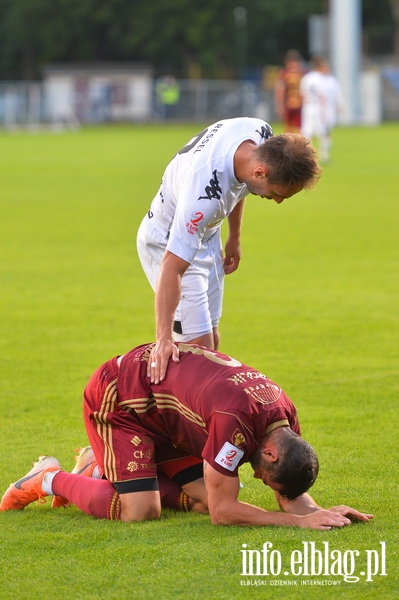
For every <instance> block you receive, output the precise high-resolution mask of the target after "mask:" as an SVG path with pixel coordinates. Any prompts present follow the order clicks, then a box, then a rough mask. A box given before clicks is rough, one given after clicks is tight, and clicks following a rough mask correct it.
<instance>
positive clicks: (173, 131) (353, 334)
mask: <svg viewBox="0 0 399 600" xmlns="http://www.w3.org/2000/svg"><path fill="white" fill-rule="evenodd" d="M199 129H200V127H198V125H191V126H188V125H186V126H173V127H170V126H169V127H166V126H165V127H160V126H146V127H145V126H132V127H109V128H104V129H87V130H82V131H78V132H71V133H69V132H68V133H63V134H58V135H53V134H49V133H36V134H29V133H19V134H16V135H12V134H5V133H2V134H0V152H1V162H0V182H1V183H0V189H1V192H0V195H1V201H0V202H1V244H0V248H1V260H0V270H1V278H0V281H1V292H0V323H1V328H0V331H1V337H0V347H1V378H0V398H1V420H0V456H1V470H0V492H1V493H3V492H4V490H5V489H6V488H7V486H8V484H9V483H10V482H11V481H14V480H16V479H17V478H19V477H20V476H22V475H23V474H24V473H25V472H26V471H28V470H29V469H30V467H31V465H32V462H33V461H34V460H35V459H36V458H37V457H38V456H39V455H40V454H53V455H55V456H56V457H57V458H58V459H59V460H60V462H61V464H62V465H63V467H64V468H66V469H67V470H69V469H71V468H72V467H73V451H74V449H75V448H77V447H79V446H82V445H86V443H87V441H86V439H87V438H86V435H85V430H84V427H83V423H82V418H81V395H82V391H83V388H84V386H85V384H86V382H87V380H88V378H89V376H90V375H91V373H92V372H93V371H94V370H95V369H96V368H97V366H99V365H100V364H101V363H102V362H104V361H105V360H107V359H108V358H110V357H111V356H114V355H115V354H118V353H123V352H125V351H127V350H128V349H130V348H131V347H133V346H135V345H138V344H141V343H144V342H147V341H152V339H153V337H154V320H153V309H152V306H153V293H152V291H151V289H150V286H149V284H148V283H147V281H146V279H145V276H144V274H143V273H142V271H141V267H140V265H139V261H138V258H137V255H136V249H135V235H136V230H137V227H138V225H139V222H140V221H141V218H142V216H143V215H144V213H145V211H146V210H147V209H148V206H149V203H150V201H151V199H152V197H153V195H154V194H155V192H156V190H157V187H158V184H159V181H160V178H161V175H162V172H163V169H164V167H165V165H166V163H167V161H168V160H169V159H170V158H171V156H172V155H173V154H174V153H175V151H176V150H177V149H178V148H179V147H181V146H182V145H183V144H184V143H185V142H186V141H187V139H188V138H189V137H190V136H191V135H192V134H194V133H196V132H197V131H198V130H199ZM398 136H399V124H389V125H384V126H382V127H380V128H375V129H374V128H370V129H367V128H347V129H337V130H336V131H335V132H334V147H333V161H332V164H331V165H329V166H328V167H326V168H325V169H324V174H323V177H322V179H321V181H320V183H319V184H318V186H317V188H316V189H314V190H313V191H311V192H306V193H301V194H300V195H298V196H296V197H295V198H293V199H291V200H289V201H286V202H285V203H284V204H282V205H280V206H277V205H276V204H275V203H273V202H270V201H265V200H262V199H260V198H255V197H253V198H249V199H248V201H247V205H246V209H245V217H244V226H243V240H242V250H243V256H242V262H241V266H240V269H239V271H238V272H237V273H235V274H234V275H231V276H230V277H229V278H227V281H226V293H225V310H224V316H223V320H222V322H221V333H222V344H221V349H222V350H223V351H224V352H226V353H228V354H230V355H232V356H235V357H237V358H238V359H240V360H241V361H242V362H246V363H247V364H250V365H251V366H254V367H257V368H258V369H259V370H261V371H263V372H265V373H266V374H267V375H268V376H269V377H271V378H272V379H274V380H275V381H276V382H278V383H279V384H280V385H281V386H282V387H283V388H284V389H285V391H286V392H287V393H288V395H289V396H290V397H291V399H292V400H293V401H294V403H295V404H296V405H297V408H298V412H299V417H300V420H301V424H302V430H303V435H304V437H305V438H306V439H307V440H308V441H309V442H310V443H311V444H312V445H313V446H314V447H315V449H316V451H317V452H318V455H319V459H320V463H321V472H320V476H319V479H318V481H317V482H316V484H315V486H314V488H313V489H312V495H313V496H314V497H315V498H316V500H317V501H318V502H319V503H320V504H321V505H323V506H325V507H329V506H333V505H336V504H341V503H345V504H348V505H350V506H353V507H355V508H358V509H360V510H364V511H366V512H372V513H374V514H375V520H374V521H373V522H371V523H368V524H366V525H353V526H350V527H347V528H345V529H343V530H333V531H330V532H316V531H311V530H304V529H302V530H301V529H294V528H292V529H288V528H287V529H285V528H240V527H226V528H222V527H212V526H211V525H210V522H209V518H208V517H207V516H200V515H187V514H177V513H173V512H172V511H166V512H165V513H164V514H163V516H162V518H161V520H160V521H158V522H148V523H140V524H122V523H119V522H116V523H115V522H108V521H100V520H95V519H92V518H91V517H89V516H87V515H85V514H83V513H81V512H80V511H79V510H78V509H76V508H74V507H70V508H68V509H62V510H59V511H54V510H51V508H50V506H49V502H47V504H45V505H38V504H32V505H30V506H29V507H28V508H26V509H25V510H24V511H23V512H9V513H2V514H1V515H0V527H1V542H0V544H1V546H0V598H1V600H3V599H4V600H6V599H7V600H9V599H10V598H17V597H18V598H23V599H29V600H36V599H39V598H43V597H47V598H51V597H54V598H57V599H59V600H75V599H76V600H78V599H82V600H91V599H93V600H94V599H98V598H101V599H107V600H108V599H117V598H118V599H122V600H125V599H126V600H130V599H135V598H137V599H144V600H147V599H148V600H150V599H153V598H159V599H160V600H169V599H170V600H174V599H175V598H192V599H201V600H202V599H207V600H208V599H212V600H213V599H215V600H219V599H220V600H224V599H225V600H230V599H232V598H234V599H236V600H239V599H247V598H248V599H251V598H260V597H262V598H268V597H274V598H280V597H287V596H289V597H292V598H295V599H297V598H309V599H311V600H313V599H314V600H318V599H319V598H329V599H330V598H338V597H339V598H349V599H350V598H359V599H361V600H363V599H365V598H370V599H371V598H373V599H374V598H376V597H378V598H379V599H389V600H391V599H393V598H394V597H397V594H398V589H399V573H398V571H399V569H398V559H399V555H398V534H397V526H398V495H399V490H398V487H399V486H398V483H399V471H398V435H397V430H398V425H399V423H398V421H399V420H398V411H397V406H398V404H397V402H398V391H399V384H398V381H399V377H398V376H399V350H398V334H399V317H398V307H399V269H398V264H399V244H398V239H399V238H398V232H399V207H398V202H399V198H398V192H399V185H398V184H399V168H398V153H397V150H395V148H396V147H397V140H398ZM241 478H242V481H243V483H244V484H245V487H244V489H243V490H242V491H241V499H242V500H244V501H248V502H253V503H255V504H258V505H260V506H263V507H264V508H266V509H270V510H274V509H275V503H274V500H273V497H272V494H271V492H270V490H268V489H267V488H265V487H264V486H263V485H262V484H261V483H260V482H259V481H255V480H253V479H252V477H251V473H250V469H249V468H246V467H244V468H243V469H242V473H241ZM266 542H271V543H272V544H273V550H275V551H278V552H279V553H280V556H281V557H282V572H281V573H280V575H278V574H276V575H273V574H270V575H268V576H264V577H254V576H252V577H245V576H243V575H242V574H241V572H242V554H241V550H242V548H243V546H242V545H243V544H247V547H248V549H257V550H261V549H262V547H263V544H264V543H266ZM306 542H314V543H315V545H316V546H315V547H316V548H317V549H319V550H322V549H323V548H326V545H325V544H324V542H326V543H327V542H328V544H329V546H328V548H329V552H331V551H336V552H337V551H340V552H341V556H346V557H349V556H350V554H348V553H349V551H358V552H359V555H358V556H357V558H356V568H355V571H354V572H355V575H358V576H359V578H360V580H359V581H358V582H357V583H349V582H346V581H344V580H343V577H342V576H339V575H335V576H334V575H331V574H330V575H323V574H322V573H321V574H320V575H318V576H316V575H315V576H313V577H312V576H307V577H306V576H286V575H284V571H286V570H287V568H288V566H289V559H290V556H291V554H292V553H293V552H295V551H299V550H302V549H303V548H304V543H306ZM381 542H385V543H386V570H385V572H386V573H387V574H386V575H384V574H383V573H382V572H381V571H382V570H383V559H382V555H381V552H382V545H381ZM372 551H374V553H373V552H372ZM377 553H378V554H377ZM274 556H275V557H277V556H278V555H277V552H276V553H275V555H274ZM334 556H335V555H334ZM353 556H355V554H353ZM367 556H369V557H372V558H373V560H374V559H375V558H376V557H377V556H378V557H379V565H378V568H377V566H376V564H375V562H374V563H373V565H374V567H376V568H375V569H374V570H375V572H376V574H375V575H373V577H371V579H372V581H366V576H364V575H359V574H360V573H361V572H365V571H366V568H367V563H366V557H367ZM272 566H273V565H272ZM349 567H350V565H349V566H348V570H349ZM259 580H261V582H260V584H259V585H255V582H258V581H259ZM304 581H305V583H308V582H309V581H311V582H312V583H313V584H314V585H311V586H308V585H304V584H303V582H304ZM242 582H244V584H245V585H243V584H242ZM247 582H250V583H251V584H252V585H247V584H246V583H247ZM295 582H296V583H295ZM320 582H324V585H321V584H320ZM287 583H290V584H291V585H289V586H288V585H286V584H287ZM332 583H335V584H336V585H332Z"/></svg>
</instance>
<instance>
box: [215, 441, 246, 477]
mask: <svg viewBox="0 0 399 600" xmlns="http://www.w3.org/2000/svg"><path fill="white" fill-rule="evenodd" d="M243 456H244V450H240V448H237V446H233V444H230V442H225V443H224V444H223V447H222V449H221V450H220V452H219V454H218V455H217V456H216V458H215V462H216V463H217V464H218V465H220V466H222V467H224V468H225V469H227V470H228V471H234V469H235V468H236V466H237V465H238V463H239V462H240V460H241V459H242V457H243Z"/></svg>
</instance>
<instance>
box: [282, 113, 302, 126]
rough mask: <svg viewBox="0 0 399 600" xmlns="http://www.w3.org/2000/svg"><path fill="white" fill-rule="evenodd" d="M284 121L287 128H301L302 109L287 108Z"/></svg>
mask: <svg viewBox="0 0 399 600" xmlns="http://www.w3.org/2000/svg"><path fill="white" fill-rule="evenodd" d="M284 121H285V124H286V125H287V126H289V127H295V128H297V129H299V128H300V127H301V109H300V108H287V109H286V111H285V118H284Z"/></svg>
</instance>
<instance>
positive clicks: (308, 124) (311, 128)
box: [301, 105, 326, 138]
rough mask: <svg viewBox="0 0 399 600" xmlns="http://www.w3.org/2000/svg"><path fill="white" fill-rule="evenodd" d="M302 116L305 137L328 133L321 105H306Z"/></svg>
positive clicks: (302, 130)
mask: <svg viewBox="0 0 399 600" xmlns="http://www.w3.org/2000/svg"><path fill="white" fill-rule="evenodd" d="M301 118H302V124H301V133H302V135H304V136H305V137H307V138H312V137H321V136H323V135H325V134H326V124H325V120H324V119H323V115H322V111H321V108H320V107H319V106H313V105H309V106H306V105H304V106H303V107H302V117H301Z"/></svg>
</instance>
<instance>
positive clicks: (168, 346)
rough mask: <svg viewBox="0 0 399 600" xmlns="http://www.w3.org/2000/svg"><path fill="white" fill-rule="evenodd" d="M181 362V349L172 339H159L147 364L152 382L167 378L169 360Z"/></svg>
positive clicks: (156, 382)
mask: <svg viewBox="0 0 399 600" xmlns="http://www.w3.org/2000/svg"><path fill="white" fill-rule="evenodd" d="M171 358H172V360H173V361H174V362H179V349H178V347H177V346H176V345H175V344H174V343H173V341H171V340H167V339H161V340H158V341H157V342H156V344H155V346H154V347H153V349H152V350H151V354H150V358H149V360H148V365H147V377H149V378H150V380H151V383H155V384H158V383H159V382H160V381H163V380H164V379H165V375H166V371H167V368H168V363H169V360H170V359H171Z"/></svg>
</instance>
